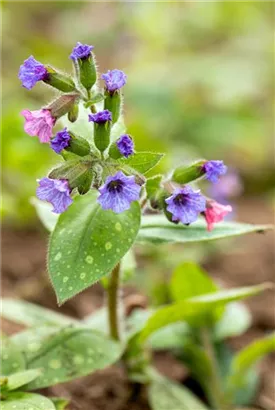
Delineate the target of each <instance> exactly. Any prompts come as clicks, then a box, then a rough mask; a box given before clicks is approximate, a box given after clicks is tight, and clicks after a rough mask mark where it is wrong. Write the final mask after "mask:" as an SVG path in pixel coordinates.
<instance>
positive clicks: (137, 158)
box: [118, 152, 164, 174]
mask: <svg viewBox="0 0 275 410" xmlns="http://www.w3.org/2000/svg"><path fill="white" fill-rule="evenodd" d="M163 156H164V154H159V153H155V152H137V153H136V154H134V155H131V156H130V157H128V158H122V159H120V160H119V161H118V162H119V163H120V164H121V165H126V166H128V167H131V168H134V169H135V170H136V171H138V172H140V173H141V174H146V172H148V171H150V169H152V168H154V167H155V166H156V165H157V164H158V163H159V161H160V160H161V159H162V157H163Z"/></svg>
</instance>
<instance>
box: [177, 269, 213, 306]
mask: <svg viewBox="0 0 275 410" xmlns="http://www.w3.org/2000/svg"><path fill="white" fill-rule="evenodd" d="M216 290H217V286H216V285H215V283H214V281H213V280H212V279H211V278H210V277H209V276H208V275H207V273H206V272H205V271H204V270H203V269H202V268H200V267H199V266H198V265H197V264H196V263H193V262H184V263H182V264H180V265H179V266H177V267H176V269H175V270H174V272H173V274H172V277H171V281H170V292H171V296H172V298H173V299H174V300H175V301H176V302H177V301H181V300H185V299H188V298H191V297H193V296H199V295H203V294H204V293H211V292H215V291H216Z"/></svg>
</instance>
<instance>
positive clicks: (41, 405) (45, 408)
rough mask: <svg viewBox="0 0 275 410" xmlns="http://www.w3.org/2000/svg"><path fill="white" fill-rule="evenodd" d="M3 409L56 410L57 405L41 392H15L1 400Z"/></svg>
mask: <svg viewBox="0 0 275 410" xmlns="http://www.w3.org/2000/svg"><path fill="white" fill-rule="evenodd" d="M1 410H55V405H54V404H53V402H52V401H51V400H50V399H48V398H47V397H44V396H41V395H40V394H35V393H22V392H14V393H10V394H9V395H8V397H7V398H6V399H5V400H2V401H1Z"/></svg>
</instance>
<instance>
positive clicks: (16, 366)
mask: <svg viewBox="0 0 275 410" xmlns="http://www.w3.org/2000/svg"><path fill="white" fill-rule="evenodd" d="M1 343H2V346H1V374H2V375H4V376H8V375H10V374H12V373H15V372H19V371H20V370H24V369H25V368H26V363H25V359H24V356H23V354H22V353H21V351H20V349H19V348H18V347H17V346H16V345H15V344H14V343H13V342H12V341H11V340H10V339H8V338H7V337H3V338H2V340H1Z"/></svg>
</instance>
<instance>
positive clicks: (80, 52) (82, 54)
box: [70, 41, 94, 60]
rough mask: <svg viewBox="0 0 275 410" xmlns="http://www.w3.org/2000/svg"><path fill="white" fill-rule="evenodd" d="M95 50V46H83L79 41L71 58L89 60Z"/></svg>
mask: <svg viewBox="0 0 275 410" xmlns="http://www.w3.org/2000/svg"><path fill="white" fill-rule="evenodd" d="M93 49H94V46H89V45H88V44H81V43H80V42H79V41H78V42H77V43H76V46H75V48H74V49H73V51H72V53H71V55H70V58H71V59H72V60H77V59H78V58H80V59H85V58H89V57H90V55H91V51H92V50H93Z"/></svg>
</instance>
